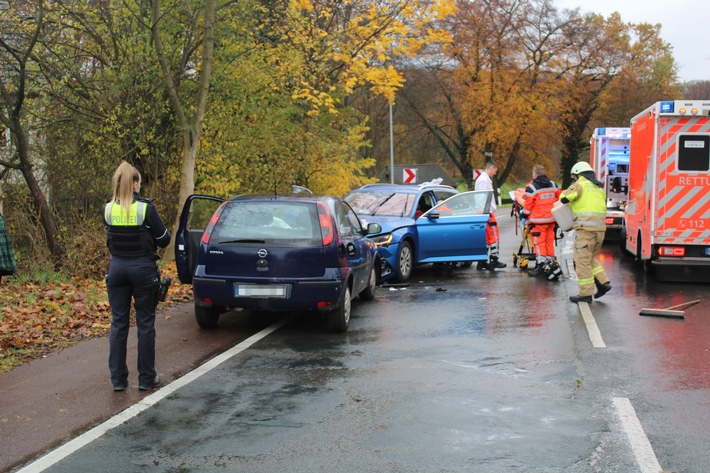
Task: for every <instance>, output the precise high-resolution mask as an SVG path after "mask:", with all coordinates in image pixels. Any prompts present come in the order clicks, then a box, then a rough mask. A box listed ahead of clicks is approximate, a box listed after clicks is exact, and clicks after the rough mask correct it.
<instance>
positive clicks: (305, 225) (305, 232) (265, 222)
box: [210, 201, 321, 247]
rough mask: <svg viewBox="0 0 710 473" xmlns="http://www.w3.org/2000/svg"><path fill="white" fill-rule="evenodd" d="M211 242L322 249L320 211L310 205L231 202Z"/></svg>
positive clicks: (217, 224) (215, 228)
mask: <svg viewBox="0 0 710 473" xmlns="http://www.w3.org/2000/svg"><path fill="white" fill-rule="evenodd" d="M210 242H211V243H214V244H230V243H242V244H250V243H253V244H265V243H266V244H270V245H281V246H286V247H311V246H318V245H320V244H321V230H320V224H319V220H318V212H317V210H316V206H315V205H313V204H310V203H306V202H240V201H234V202H230V203H229V204H228V205H227V206H226V207H225V209H224V211H223V212H222V214H221V215H220V218H219V221H218V222H217V223H216V224H215V227H214V230H213V231H212V237H211V239H210Z"/></svg>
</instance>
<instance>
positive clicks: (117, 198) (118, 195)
mask: <svg viewBox="0 0 710 473" xmlns="http://www.w3.org/2000/svg"><path fill="white" fill-rule="evenodd" d="M140 181H141V175H140V173H139V172H138V169H136V168H135V167H133V166H131V165H130V164H129V163H127V162H126V161H121V164H120V165H119V166H118V168H117V169H116V172H114V173H113V198H112V199H111V200H112V201H113V202H114V203H119V204H121V207H122V208H123V209H124V210H125V211H126V214H128V212H129V211H130V208H131V203H132V202H133V183H134V182H140Z"/></svg>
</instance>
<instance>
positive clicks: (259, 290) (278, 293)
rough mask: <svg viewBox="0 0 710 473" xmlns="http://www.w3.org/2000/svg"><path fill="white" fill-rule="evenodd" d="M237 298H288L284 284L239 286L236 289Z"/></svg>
mask: <svg viewBox="0 0 710 473" xmlns="http://www.w3.org/2000/svg"><path fill="white" fill-rule="evenodd" d="M234 296H235V297H279V298H284V297H286V285H284V284H237V285H236V286H235V288H234Z"/></svg>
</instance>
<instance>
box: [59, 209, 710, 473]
mask: <svg viewBox="0 0 710 473" xmlns="http://www.w3.org/2000/svg"><path fill="white" fill-rule="evenodd" d="M499 220H500V222H501V226H502V227H503V234H504V236H503V238H504V241H503V252H502V256H503V258H504V260H506V262H507V263H508V264H509V267H508V268H506V269H505V270H502V271H497V272H494V273H492V272H487V271H476V270H475V269H474V268H469V269H457V270H454V271H449V272H438V271H436V270H435V269H434V268H432V267H431V266H424V267H421V268H418V269H417V270H416V271H415V273H414V275H413V278H412V280H411V281H410V282H411V284H409V285H406V286H396V287H382V288H380V289H379V292H378V294H377V297H376V299H375V300H374V301H372V302H367V303H365V302H355V303H354V305H353V319H352V321H351V327H350V330H349V332H348V333H346V334H332V333H327V332H324V331H323V330H322V327H321V325H320V324H319V323H318V321H317V320H316V319H314V318H310V317H308V316H302V317H299V318H296V319H295V320H294V321H292V322H290V323H288V324H287V325H286V326H284V327H282V328H280V329H278V330H277V331H275V332H274V333H272V334H270V335H268V336H267V337H265V338H263V339H262V340H260V341H258V342H257V343H256V344H254V345H253V346H251V347H249V348H248V349H245V350H243V351H241V352H239V353H237V354H235V355H234V356H233V357H231V358H229V359H227V360H226V361H225V362H224V363H222V364H220V365H219V366H217V367H215V368H214V369H212V370H211V371H209V372H207V373H205V374H203V375H202V376H200V377H199V378H197V379H196V380H195V381H194V382H192V383H189V384H187V385H186V386H184V387H181V388H180V389H178V390H175V391H174V392H173V393H172V394H171V395H170V396H168V397H167V398H166V399H163V400H160V401H159V402H158V403H157V404H156V405H155V406H153V407H150V408H149V409H146V410H145V411H143V412H142V413H141V414H139V415H138V416H136V417H134V418H130V419H128V420H127V421H126V422H125V423H123V424H121V425H118V426H117V427H115V428H113V429H111V430H109V431H108V432H107V433H106V434H104V435H103V436H101V437H100V438H98V439H97V440H95V441H93V442H91V443H90V444H88V445H86V446H85V447H83V448H81V449H79V450H78V451H76V452H75V453H73V454H71V455H69V456H68V457H66V458H64V459H62V460H60V461H59V462H57V463H56V464H54V465H52V466H50V467H49V468H48V469H47V470H46V471H52V472H65V471H66V472H76V471H106V472H131V471H155V472H168V471H169V472H203V471H215V472H217V471H230V472H281V471H294V472H316V471H328V472H362V471H372V472H375V471H377V472H380V471H382V472H492V473H495V472H560V473H561V472H580V473H581V472H634V471H647V470H645V469H644V468H648V465H649V463H647V462H646V463H644V461H643V460H642V461H641V462H639V461H638V459H637V455H636V453H635V452H634V450H633V449H632V444H631V442H632V441H630V439H629V437H628V436H627V431H626V430H625V429H624V426H623V425H622V422H621V421H620V415H619V411H618V410H617V408H616V407H615V406H616V405H615V401H614V400H615V399H628V400H629V401H630V402H631V404H632V405H633V408H634V409H635V411H636V414H637V416H638V418H639V420H640V422H641V425H642V427H643V429H644V431H645V435H646V436H647V437H648V441H649V442H650V444H651V446H652V447H653V452H654V453H655V456H656V457H657V460H658V463H659V464H660V465H661V466H662V467H663V469H664V470H668V471H677V472H679V473H680V472H704V471H708V468H707V465H708V464H710V452H709V451H708V450H707V448H706V443H707V438H708V433H710V428H709V427H708V422H707V419H709V418H710V381H709V380H708V373H709V372H710V352H709V351H708V350H709V349H710V324H709V323H708V322H710V320H708V311H707V308H706V307H704V306H703V304H702V303H701V304H699V305H697V306H694V307H693V308H691V309H689V310H688V311H687V313H686V318H685V319H682V320H678V319H667V318H656V317H650V318H649V317H640V316H639V315H638V312H639V310H640V308H642V307H668V306H670V305H673V304H677V303H680V302H685V301H687V300H692V299H707V295H708V289H707V288H708V286H707V284H692V283H691V284H677V283H676V284H668V283H663V284H661V283H658V282H656V281H655V279H654V278H652V277H650V276H647V275H645V274H643V272H642V271H641V270H640V269H639V268H636V267H635V265H634V264H633V262H632V261H631V260H630V259H627V258H624V257H622V256H621V253H620V251H619V250H618V249H617V248H616V246H615V245H607V246H606V247H605V252H604V262H603V264H604V266H605V267H606V268H607V269H608V273H609V274H610V276H611V279H612V283H613V285H614V289H613V290H612V291H611V292H610V293H609V294H607V295H606V296H605V297H604V298H603V299H601V300H600V301H595V302H594V303H592V304H590V305H589V308H590V309H591V313H592V314H593V317H594V319H595V321H596V323H597V325H598V328H599V333H600V336H601V338H602V339H603V343H604V346H603V347H594V346H593V345H592V342H591V340H590V336H589V332H588V331H587V328H586V326H585V321H584V320H583V318H582V316H581V315H580V310H579V308H578V306H577V305H576V304H572V303H569V302H568V301H567V298H568V297H569V295H572V294H575V293H576V281H575V280H574V279H570V276H572V277H573V275H571V274H569V273H568V274H567V276H568V277H566V278H565V279H564V280H562V281H560V282H557V283H549V282H546V281H544V280H541V279H538V278H529V277H527V274H526V273H525V272H524V271H521V270H520V269H518V268H514V267H511V260H512V258H510V256H507V257H506V255H512V253H513V251H515V250H517V247H518V245H519V236H516V235H515V234H514V233H513V228H512V220H511V219H509V218H508V217H507V216H505V215H503V216H502V217H499ZM559 249H560V253H561V256H562V258H563V259H565V258H567V257H569V255H568V254H566V253H565V254H562V253H564V252H566V251H569V246H565V243H564V242H562V243H561V245H560V247H559ZM563 267H564V268H565V270H566V272H569V270H570V269H571V264H563ZM247 316H248V314H245V313H233V314H229V315H227V316H225V320H224V321H223V324H224V325H225V326H230V325H233V324H235V323H238V321H239V320H240V318H243V317H247ZM650 464H651V465H653V462H651V463H650Z"/></svg>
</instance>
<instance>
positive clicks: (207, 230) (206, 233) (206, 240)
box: [202, 202, 226, 245]
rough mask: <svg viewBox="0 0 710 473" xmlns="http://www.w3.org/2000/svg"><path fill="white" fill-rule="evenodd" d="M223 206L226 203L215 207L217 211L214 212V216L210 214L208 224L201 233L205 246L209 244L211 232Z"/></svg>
mask: <svg viewBox="0 0 710 473" xmlns="http://www.w3.org/2000/svg"><path fill="white" fill-rule="evenodd" d="M224 204H226V202H223V203H222V204H221V205H220V206H219V207H217V210H215V212H214V214H212V218H211V219H210V223H208V224H207V227H206V228H205V231H204V232H202V243H204V244H205V245H207V244H209V242H210V237H211V236H212V230H214V226H215V224H216V223H217V220H219V216H220V215H221V214H222V210H224Z"/></svg>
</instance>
